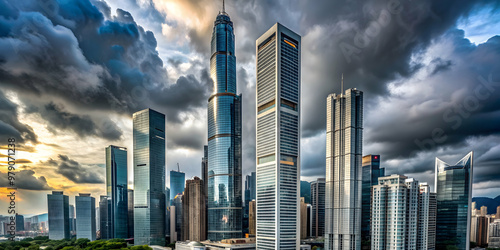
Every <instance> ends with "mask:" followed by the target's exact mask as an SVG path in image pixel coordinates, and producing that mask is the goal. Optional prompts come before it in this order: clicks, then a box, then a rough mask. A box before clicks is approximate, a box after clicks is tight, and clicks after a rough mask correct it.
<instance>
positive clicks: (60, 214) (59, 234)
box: [47, 191, 70, 240]
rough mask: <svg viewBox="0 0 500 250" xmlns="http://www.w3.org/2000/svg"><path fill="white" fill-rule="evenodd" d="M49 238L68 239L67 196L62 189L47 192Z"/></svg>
mask: <svg viewBox="0 0 500 250" xmlns="http://www.w3.org/2000/svg"><path fill="white" fill-rule="evenodd" d="M47 205H48V216H49V218H48V222H49V239H51V240H61V239H69V236H70V235H69V198H68V196H67V195H64V193H63V192H62V191H52V194H47Z"/></svg>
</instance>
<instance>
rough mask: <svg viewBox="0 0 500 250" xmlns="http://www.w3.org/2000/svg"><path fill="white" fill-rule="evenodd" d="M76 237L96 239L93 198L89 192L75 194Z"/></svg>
mask: <svg viewBox="0 0 500 250" xmlns="http://www.w3.org/2000/svg"><path fill="white" fill-rule="evenodd" d="M75 206H76V238H77V239H89V240H90V241H94V240H96V231H97V230H96V225H95V198H94V197H92V196H90V194H80V196H75Z"/></svg>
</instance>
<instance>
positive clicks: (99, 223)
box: [95, 199, 101, 239]
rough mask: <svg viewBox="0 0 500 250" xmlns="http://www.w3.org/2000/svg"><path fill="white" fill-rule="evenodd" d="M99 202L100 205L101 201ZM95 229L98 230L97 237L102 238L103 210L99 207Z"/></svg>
mask: <svg viewBox="0 0 500 250" xmlns="http://www.w3.org/2000/svg"><path fill="white" fill-rule="evenodd" d="M99 201H101V200H100V199H99ZM97 204H98V205H99V202H98V203H97ZM95 229H96V230H97V232H98V233H97V235H96V237H97V238H98V239H100V238H101V210H100V209H99V207H96V208H95Z"/></svg>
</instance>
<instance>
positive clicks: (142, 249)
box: [130, 245, 152, 250]
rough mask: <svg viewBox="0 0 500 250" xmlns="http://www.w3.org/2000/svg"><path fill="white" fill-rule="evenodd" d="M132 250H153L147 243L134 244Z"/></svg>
mask: <svg viewBox="0 0 500 250" xmlns="http://www.w3.org/2000/svg"><path fill="white" fill-rule="evenodd" d="M130 250H152V248H151V247H148V246H147V245H143V246H133V247H131V248H130Z"/></svg>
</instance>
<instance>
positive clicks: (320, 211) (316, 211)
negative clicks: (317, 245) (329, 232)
mask: <svg viewBox="0 0 500 250" xmlns="http://www.w3.org/2000/svg"><path fill="white" fill-rule="evenodd" d="M325 188H326V187H325V178H318V180H316V181H313V182H311V205H312V237H314V238H318V237H324V236H325Z"/></svg>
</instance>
